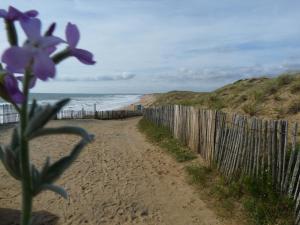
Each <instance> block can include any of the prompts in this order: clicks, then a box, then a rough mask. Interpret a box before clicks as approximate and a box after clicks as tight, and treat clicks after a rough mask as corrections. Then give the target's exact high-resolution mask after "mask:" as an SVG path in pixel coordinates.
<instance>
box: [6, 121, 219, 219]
mask: <svg viewBox="0 0 300 225" xmlns="http://www.w3.org/2000/svg"><path fill="white" fill-rule="evenodd" d="M138 120H139V119H138V118H134V119H128V120H123V121H95V120H84V121H80V120H78V121H54V122H52V124H51V126H59V125H64V124H68V125H70V124H71V125H79V126H82V127H84V128H86V129H88V130H89V131H90V132H92V133H94V134H95V135H96V141H95V142H94V143H93V144H91V145H89V147H87V148H86V149H85V150H84V152H83V153H82V155H81V156H80V158H79V159H78V161H77V162H76V163H75V164H74V165H73V166H72V167H71V168H70V169H69V170H68V171H67V172H66V173H65V174H64V176H63V177H62V178H61V179H60V181H59V184H60V185H62V186H64V187H65V188H66V189H67V190H68V192H69V195H70V198H69V200H68V201H65V200H64V199H62V198H60V197H58V196H57V195H55V194H53V193H51V192H44V193H43V194H41V195H39V196H38V197H37V198H36V199H35V201H34V210H35V211H37V212H36V213H35V221H37V224H51V225H52V224H53V225H54V224H60V225H61V224H70V225H71V224H72V225H79V224H91V225H94V224H99V225H100V224H101V225H117V224H118V225H126V224H147V225H151V224H165V225H194V224H206V225H208V224H223V223H220V222H219V221H218V219H217V217H216V216H215V214H214V213H213V212H212V211H210V210H209V209H208V208H207V207H206V205H205V203H204V202H202V201H201V200H200V198H199V195H198V194H197V193H196V192H195V191H194V189H193V187H191V186H190V185H188V184H187V182H186V180H185V176H184V169H183V165H180V164H178V163H176V162H175V161H174V160H173V159H172V158H171V157H170V156H169V155H167V154H166V153H164V152H162V151H161V150H160V149H158V147H156V146H153V145H152V144H150V143H148V142H147V141H146V140H145V137H144V136H143V135H142V134H140V133H139V132H138V131H137V128H136V124H137V122H138ZM9 133H10V132H9V131H6V132H2V133H1V134H0V139H1V141H2V142H7V140H8V137H9ZM74 140H76V138H74V137H71V136H60V137H59V136H52V137H49V138H43V139H37V140H36V141H34V143H33V144H32V148H33V150H32V152H33V154H32V157H33V160H34V161H35V162H36V164H38V165H41V163H42V162H43V160H44V156H45V155H46V154H49V155H51V156H52V158H57V157H58V156H60V155H63V154H65V153H66V152H67V151H68V149H69V147H70V145H71V144H72V143H73V142H72V141H74ZM19 192H20V191H19V185H18V183H17V182H16V181H14V180H13V179H12V178H10V177H9V176H8V174H7V173H6V171H5V170H4V169H3V167H2V165H1V166H0V224H1V225H2V224H17V223H12V220H15V219H16V218H17V217H18V216H19V211H18V210H17V209H18V207H19V201H20V194H19Z"/></svg>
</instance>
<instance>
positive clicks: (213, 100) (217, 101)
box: [207, 94, 225, 110]
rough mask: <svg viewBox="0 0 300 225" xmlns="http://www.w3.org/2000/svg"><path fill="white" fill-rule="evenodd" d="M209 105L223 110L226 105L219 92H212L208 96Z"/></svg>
mask: <svg viewBox="0 0 300 225" xmlns="http://www.w3.org/2000/svg"><path fill="white" fill-rule="evenodd" d="M207 105H208V107H209V108H211V109H215V110H221V109H223V108H224V107H225V103H224V101H223V100H222V99H221V98H220V97H219V96H218V95H217V94H212V95H210V96H209V97H208V100H207Z"/></svg>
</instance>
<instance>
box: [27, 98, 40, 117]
mask: <svg viewBox="0 0 300 225" xmlns="http://www.w3.org/2000/svg"><path fill="white" fill-rule="evenodd" d="M37 107H38V105H37V103H36V100H35V99H33V101H32V104H31V107H30V111H29V119H31V118H32V117H33V116H34V114H35V112H36V110H37Z"/></svg>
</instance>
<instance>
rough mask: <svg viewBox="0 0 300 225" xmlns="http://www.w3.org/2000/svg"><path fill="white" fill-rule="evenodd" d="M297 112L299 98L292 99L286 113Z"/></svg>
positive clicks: (299, 105)
mask: <svg viewBox="0 0 300 225" xmlns="http://www.w3.org/2000/svg"><path fill="white" fill-rule="evenodd" d="M298 112H300V98H299V99H296V100H294V101H292V102H291V103H290V104H289V106H288V108H287V113H288V114H297V113H298Z"/></svg>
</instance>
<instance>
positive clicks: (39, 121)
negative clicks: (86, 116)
mask: <svg viewBox="0 0 300 225" xmlns="http://www.w3.org/2000/svg"><path fill="white" fill-rule="evenodd" d="M69 101H70V99H63V100H61V101H59V102H57V103H55V104H54V105H46V106H42V107H41V106H40V107H38V108H37V109H36V110H35V113H34V115H33V116H32V118H31V119H30V120H29V123H28V126H27V128H26V132H25V134H26V136H27V137H28V136H31V135H32V133H33V132H36V131H38V130H39V129H41V128H43V127H44V126H45V125H46V124H47V123H48V122H49V121H50V120H51V119H52V118H53V117H55V116H56V114H57V113H58V112H59V111H60V110H61V109H62V108H63V107H64V106H65V105H66V104H67V103H68V102H69Z"/></svg>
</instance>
